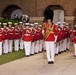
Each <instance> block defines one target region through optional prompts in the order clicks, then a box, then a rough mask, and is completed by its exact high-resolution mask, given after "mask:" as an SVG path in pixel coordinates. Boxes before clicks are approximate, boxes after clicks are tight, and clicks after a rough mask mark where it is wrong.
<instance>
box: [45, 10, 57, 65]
mask: <svg viewBox="0 0 76 75" xmlns="http://www.w3.org/2000/svg"><path fill="white" fill-rule="evenodd" d="M44 15H45V20H46V23H45V24H44V31H45V32H44V40H45V46H46V55H47V60H48V64H54V54H55V52H54V51H55V42H56V41H57V36H56V35H55V33H56V25H55V24H53V22H52V21H53V15H54V12H53V11H52V10H50V9H46V10H45V12H44Z"/></svg>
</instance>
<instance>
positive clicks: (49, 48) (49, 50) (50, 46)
mask: <svg viewBox="0 0 76 75" xmlns="http://www.w3.org/2000/svg"><path fill="white" fill-rule="evenodd" d="M45 46H46V55H47V60H48V61H54V54H55V52H54V51H55V44H54V42H47V41H45Z"/></svg>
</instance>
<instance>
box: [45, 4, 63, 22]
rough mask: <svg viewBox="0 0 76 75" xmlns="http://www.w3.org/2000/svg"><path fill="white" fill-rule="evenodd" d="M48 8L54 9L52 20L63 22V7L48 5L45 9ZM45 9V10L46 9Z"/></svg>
mask: <svg viewBox="0 0 76 75" xmlns="http://www.w3.org/2000/svg"><path fill="white" fill-rule="evenodd" d="M48 8H50V9H51V10H53V11H54V19H53V22H54V23H56V22H58V21H60V22H61V23H62V22H64V9H63V7H61V6H60V5H50V6H48V7H47V8H46V9H48ZM46 9H45V10H46Z"/></svg>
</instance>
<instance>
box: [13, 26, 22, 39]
mask: <svg viewBox="0 0 76 75" xmlns="http://www.w3.org/2000/svg"><path fill="white" fill-rule="evenodd" d="M13 32H14V39H20V36H21V31H20V29H19V28H18V27H17V28H14V31H13Z"/></svg>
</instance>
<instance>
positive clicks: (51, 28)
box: [44, 24, 54, 40]
mask: <svg viewBox="0 0 76 75" xmlns="http://www.w3.org/2000/svg"><path fill="white" fill-rule="evenodd" d="M53 28H54V24H53V26H52V27H50V26H49V28H48V29H47V31H46V32H45V33H44V40H46V39H47V37H48V36H49V35H50V33H54V32H53Z"/></svg>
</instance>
